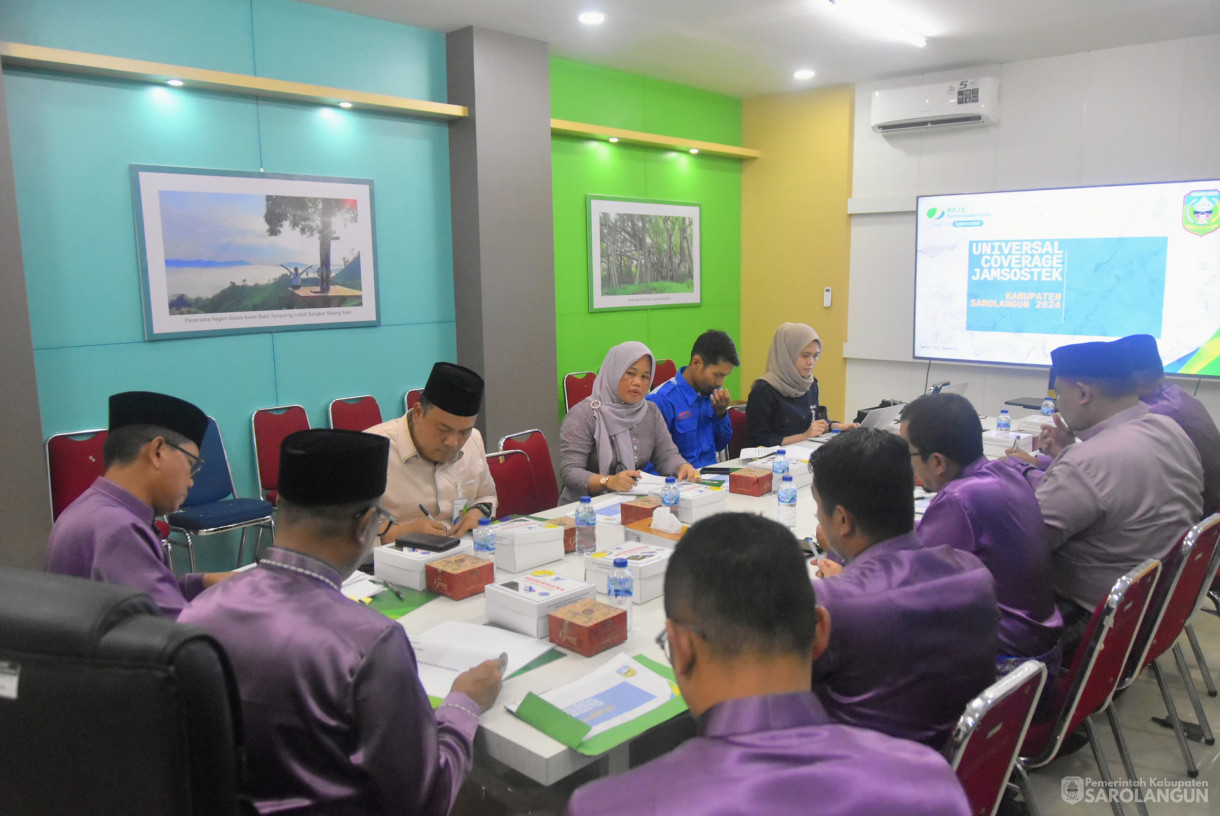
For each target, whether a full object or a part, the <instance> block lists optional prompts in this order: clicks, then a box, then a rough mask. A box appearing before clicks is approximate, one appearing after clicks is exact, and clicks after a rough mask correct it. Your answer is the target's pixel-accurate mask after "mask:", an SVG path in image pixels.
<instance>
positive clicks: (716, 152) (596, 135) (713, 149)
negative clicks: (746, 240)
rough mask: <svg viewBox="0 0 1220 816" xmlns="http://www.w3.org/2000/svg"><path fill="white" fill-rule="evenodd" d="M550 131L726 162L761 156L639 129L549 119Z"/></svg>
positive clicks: (742, 149)
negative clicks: (693, 152)
mask: <svg viewBox="0 0 1220 816" xmlns="http://www.w3.org/2000/svg"><path fill="white" fill-rule="evenodd" d="M551 132H552V133H559V134H561V135H563V136H576V137H579V138H585V139H597V140H598V141H606V140H608V139H609V138H610V137H611V136H613V137H616V138H617V139H618V140H619V141H620V142H626V143H627V144H634V145H643V146H644V147H655V148H658V149H661V150H679V151H682V152H684V153H685V152H688V151H689V150H691V149H692V148H694V149H696V150H698V151H699V152H700V153H707V154H709V155H712V156H725V157H727V158H730V159H740V160H743V161H744V160H746V159H757V158H759V157H760V156H762V151H761V150H755V149H754V148H751V147H737V146H736V145H726V144H718V143H716V142H701V141H699V140H698V139H679V138H676V137H674V136H662V135H661V134H659V133H644V132H643V131H639V130H623V129H622V128H613V127H605V126H603V125H586V124H584V123H583V122H569V121H567V120H566V119H552V120H551Z"/></svg>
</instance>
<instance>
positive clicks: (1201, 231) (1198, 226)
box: [1182, 190, 1220, 235]
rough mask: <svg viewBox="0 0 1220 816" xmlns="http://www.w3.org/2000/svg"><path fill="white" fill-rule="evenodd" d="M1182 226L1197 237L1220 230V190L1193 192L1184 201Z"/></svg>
mask: <svg viewBox="0 0 1220 816" xmlns="http://www.w3.org/2000/svg"><path fill="white" fill-rule="evenodd" d="M1182 226H1183V227H1185V228H1186V231H1187V232H1193V233H1194V234H1195V235H1207V234H1208V233H1210V232H1215V231H1216V230H1218V229H1220V190H1191V191H1190V192H1189V193H1187V194H1186V197H1185V198H1184V199H1182Z"/></svg>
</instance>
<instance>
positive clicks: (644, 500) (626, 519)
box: [619, 496, 661, 525]
mask: <svg viewBox="0 0 1220 816" xmlns="http://www.w3.org/2000/svg"><path fill="white" fill-rule="evenodd" d="M660 506H661V498H660V496H640V497H639V498H638V499H632V500H631V501H628V502H623V503H622V504H620V505H619V512H620V514H621V517H622V520H623V524H624V525H627V524H631V523H632V522H636V521H639V520H640V519H648V518H652V512H653V511H654V510H656V509H657V508H658V507H660Z"/></svg>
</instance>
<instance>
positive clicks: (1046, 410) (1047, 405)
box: [1042, 394, 1055, 422]
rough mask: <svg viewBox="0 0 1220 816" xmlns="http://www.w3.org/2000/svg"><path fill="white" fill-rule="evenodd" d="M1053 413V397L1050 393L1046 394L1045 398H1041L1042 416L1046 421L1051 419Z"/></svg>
mask: <svg viewBox="0 0 1220 816" xmlns="http://www.w3.org/2000/svg"><path fill="white" fill-rule="evenodd" d="M1054 415H1055V398H1054V397H1052V396H1051V395H1050V394H1047V395H1046V399H1044V400H1042V417H1043V418H1044V419H1045V420H1046V421H1047V422H1050V421H1051V417H1053V416H1054Z"/></svg>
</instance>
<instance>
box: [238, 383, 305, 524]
mask: <svg viewBox="0 0 1220 816" xmlns="http://www.w3.org/2000/svg"><path fill="white" fill-rule="evenodd" d="M250 425H251V428H252V429H253V431H254V470H255V473H256V474H257V476H258V490H259V493H260V494H261V495H262V497H263V498H264V499H265V500H266V501H269V502H271V503H272V504H275V499H276V495H277V494H276V486H277V485H278V484H279V481H280V445H281V444H283V442H284V437H286V436H288V434H291V433H295V432H296V431H308V430H309V417H308V416H306V414H305V409H304V408H302V407H301V406H299V405H281V406H279V407H277V408H260V409H258V410H257V411H255V412H254V417H253V419H251V421H250Z"/></svg>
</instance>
